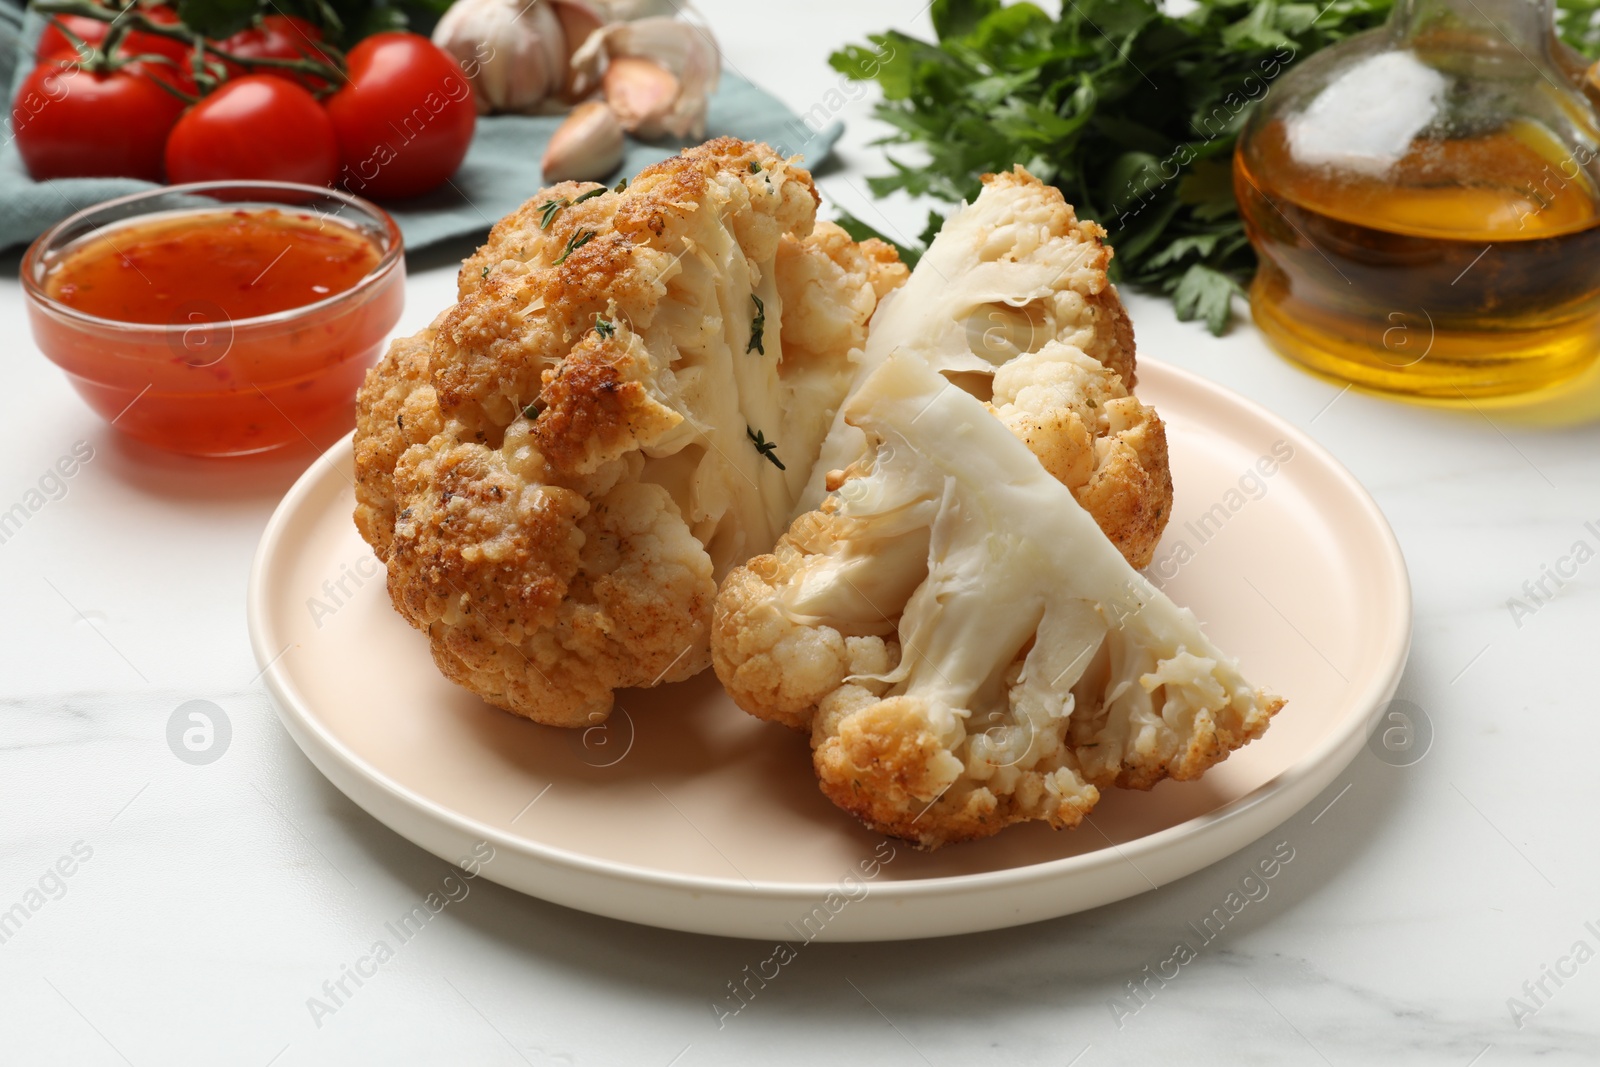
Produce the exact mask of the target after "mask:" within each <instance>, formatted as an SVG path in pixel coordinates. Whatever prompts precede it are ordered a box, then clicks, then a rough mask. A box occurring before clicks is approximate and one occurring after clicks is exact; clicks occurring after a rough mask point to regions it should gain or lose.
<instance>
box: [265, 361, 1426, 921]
mask: <svg viewBox="0 0 1600 1067" xmlns="http://www.w3.org/2000/svg"><path fill="white" fill-rule="evenodd" d="M1139 378H1140V386H1139V392H1140V395H1141V396H1142V397H1143V398H1144V399H1146V400H1147V401H1149V402H1150V403H1152V404H1154V405H1155V407H1156V408H1157V410H1158V411H1160V412H1161V415H1162V417H1163V418H1165V419H1166V421H1167V426H1168V431H1169V436H1170V441H1171V448H1172V467H1173V476H1174V480H1175V482H1176V485H1177V499H1176V505H1175V508H1174V517H1173V520H1172V522H1171V524H1170V526H1169V528H1168V530H1167V534H1166V537H1165V539H1164V540H1163V541H1162V544H1161V546H1160V548H1159V549H1158V550H1157V553H1156V562H1155V563H1154V564H1153V565H1152V567H1151V569H1150V571H1149V572H1148V573H1149V574H1150V575H1151V576H1152V578H1153V579H1154V580H1155V581H1157V583H1158V584H1161V585H1163V586H1164V588H1165V589H1166V591H1167V592H1168V593H1169V594H1170V595H1172V596H1173V598H1174V599H1176V600H1177V601H1178V602H1179V603H1181V604H1185V605H1188V606H1189V607H1192V608H1193V609H1194V610H1195V611H1196V613H1197V614H1198V615H1199V616H1200V618H1201V620H1203V621H1204V622H1205V624H1206V627H1207V630H1208V632H1209V633H1210V634H1211V635H1212V636H1213V637H1214V638H1215V639H1216V641H1217V643H1218V644H1219V645H1220V646H1221V647H1222V648H1223V649H1224V650H1226V651H1228V652H1230V653H1231V654H1233V655H1235V656H1237V657H1239V659H1240V660H1241V661H1242V663H1243V666H1244V669H1245V673H1246V676H1247V677H1249V678H1250V679H1251V680H1252V681H1253V682H1255V683H1256V684H1258V685H1265V686H1267V687H1269V688H1272V689H1274V690H1276V691H1277V692H1278V693H1280V694H1282V695H1283V696H1284V697H1286V698H1287V699H1288V701H1289V703H1288V706H1287V707H1286V708H1285V709H1284V710H1283V711H1282V712H1281V713H1280V714H1279V715H1278V717H1277V719H1276V720H1275V721H1274V723H1273V725H1272V728H1271V729H1270V730H1269V731H1268V732H1267V735H1266V736H1265V737H1264V738H1263V739H1262V740H1260V741H1257V742H1256V743H1255V744H1252V745H1250V746H1248V747H1247V748H1245V749H1244V750H1242V751H1240V752H1238V753H1236V754H1234V756H1233V757H1232V758H1231V759H1229V760H1228V761H1227V762H1225V763H1223V764H1221V765H1220V766H1218V767H1216V768H1214V769H1213V770H1212V771H1211V772H1210V773H1208V774H1207V775H1206V777H1205V778H1204V779H1202V780H1200V781H1197V782H1188V783H1178V782H1165V783H1162V784H1161V785H1160V786H1158V787H1156V788H1155V789H1154V790H1152V791H1150V792H1148V793H1140V792H1132V791H1115V790H1114V791H1111V792H1110V793H1108V794H1107V795H1106V796H1105V797H1104V799H1102V801H1101V802H1100V805H1099V807H1098V808H1097V809H1096V810H1095V812H1094V814H1093V816H1092V817H1091V821H1090V822H1087V823H1085V825H1084V826H1083V827H1081V828H1079V829H1078V830H1076V831H1070V832H1060V833H1057V832H1054V831H1052V830H1050V829H1049V828H1048V827H1046V826H1043V825H1039V824H1032V825H1027V826H1019V827H1014V828H1012V829H1010V830H1007V831H1005V832H1004V833H1002V834H1000V835H998V836H997V837H994V838H991V839H989V840H986V841H981V842H975V843H969V844H963V845H954V846H951V847H948V848H945V849H942V850H940V851H938V852H935V853H932V854H923V853H918V852H914V851H913V850H912V849H910V848H909V847H907V846H906V845H905V844H903V843H900V842H886V841H885V840H884V839H883V838H881V837H879V836H878V835H875V834H871V833H869V832H867V831H866V830H864V829H863V828H862V827H861V826H860V825H859V824H857V823H856V822H855V821H854V820H853V819H851V818H850V817H848V816H846V815H845V814H844V813H842V812H840V811H839V810H838V809H836V808H834V807H833V805H832V804H831V803H829V802H828V800H827V799H826V798H824V797H823V796H822V794H821V793H820V792H819V791H818V789H817V786H816V782H815V779H814V778H813V776H812V772H811V761H810V758H809V754H808V751H807V748H806V744H805V742H804V740H803V739H802V738H800V737H798V736H796V735H794V734H791V733H790V732H789V731H788V730H786V729H784V728H782V727H779V726H774V725H769V724H765V723H761V722H758V721H756V720H755V719H752V718H750V717H748V716H746V715H744V714H743V713H742V712H740V711H739V710H738V709H737V708H736V707H735V706H734V705H733V704H732V702H731V701H729V700H728V699H727V697H726V696H724V695H723V693H722V691H721V689H720V687H719V686H718V684H717V682H716V679H715V677H714V676H713V675H712V673H711V672H710V671H707V672H706V673H705V674H704V675H702V676H701V677H699V678H697V679H695V680H692V681H689V682H686V683H683V684H680V685H674V686H665V687H662V688H660V689H656V690H651V691H632V690H630V691H625V692H622V693H620V694H618V696H619V699H618V709H617V711H616V713H615V714H614V715H613V716H612V718H611V720H610V722H609V724H608V725H606V726H605V727H595V728H592V729H590V730H587V731H566V730H557V729H553V728H549V727H543V726H538V725H535V724H533V723H530V722H527V721H525V720H522V719H518V718H515V717H513V716H511V715H508V714H506V713H504V712H502V711H498V710H496V709H494V708H491V707H489V706H488V705H486V704H484V703H482V702H481V701H479V700H478V699H477V698H476V697H474V696H472V695H471V694H469V693H467V692H465V691H464V690H461V689H458V688H456V687H455V686H454V685H452V684H450V683H449V682H446V681H445V680H444V679H443V678H442V677H441V676H440V675H439V674H438V672H437V671H436V670H435V669H434V666H433V662H432V660H431V659H430V657H429V654H428V649H427V643H426V641H425V640H424V639H423V637H422V635H421V634H419V633H417V632H416V631H414V630H412V629H411V628H410V626H408V625H407V624H406V623H405V621H404V620H402V619H401V618H400V616H398V615H397V614H395V612H394V610H393V609H392V608H391V607H390V605H389V600H388V596H387V594H386V592H385V590H384V583H383V576H382V567H381V566H380V565H379V564H378V562H377V560H376V559H374V558H373V556H372V554H371V552H370V551H369V550H368V548H367V547H366V545H365V544H364V543H363V542H362V540H361V539H360V537H359V536H357V534H356V531H355V527H354V525H353V524H352V522H351V518H350V516H351V511H352V508H353V507H354V494H353V488H352V483H351V467H352V463H351V454H350V443H349V441H348V440H346V441H345V442H343V443H341V444H340V445H338V446H336V447H335V448H334V449H332V450H331V451H330V452H329V453H328V454H327V455H326V456H324V457H323V458H322V459H321V460H319V461H318V462H317V463H316V464H315V465H313V466H312V468H311V469H310V470H309V471H307V472H306V474H305V475H304V476H303V477H302V478H301V479H300V480H299V482H298V483H297V484H296V485H295V486H294V488H293V489H292V490H290V492H289V494H288V496H286V497H285V498H284V500H283V503H282V504H281V505H280V506H279V508H278V510H277V513H276V514H275V515H274V516H273V518H272V521H271V522H270V523H269V524H268V526H267V529H266V533H265V534H264V535H263V537H262V541H261V547H260V550H259V552H258V554H257V557H256V561H255V568H254V572H253V573H252V575H251V580H250V596H249V612H250V635H251V640H252V642H253V644H254V649H255V654H256V658H257V660H258V662H259V663H260V664H261V666H262V667H263V669H264V671H265V678H266V681H267V685H268V687H269V689H270V691H271V693H272V695H273V698H274V700H275V702H276V704H277V707H278V710H279V713H280V714H281V716H282V718H283V722H284V724H285V725H286V726H287V727H288V729H289V732H290V733H291V734H292V735H293V736H294V739H295V741H296V742H298V743H299V745H300V747H301V748H302V749H303V750H304V751H305V753H306V755H307V756H309V757H310V758H311V761H312V762H313V763H314V764H316V766H317V767H318V769H319V770H321V771H322V773H323V774H325V775H327V777H328V778H329V779H330V780H331V781H332V782H333V783H334V785H336V786H337V787H338V788H339V789H341V790H342V791H343V792H344V793H345V794H346V795H348V796H349V797H350V798H351V799H352V800H354V801H355V802H356V803H357V804H359V805H361V807H363V808H365V809H366V810H367V811H368V812H370V813H371V814H372V815H373V816H374V817H375V818H377V819H378V820H379V821H380V822H383V823H384V824H385V825H387V826H389V827H391V828H392V829H394V830H395V831H396V832H398V833H400V834H402V835H404V836H405V837H407V838H409V839H410V840H412V841H414V842H416V843H417V844H418V845H421V846H422V847H423V848H425V849H427V850H429V851H430V852H432V853H434V854H435V855H437V856H440V857H442V858H444V859H446V860H450V861H456V860H459V859H460V858H462V857H465V856H469V855H471V854H472V853H473V850H474V847H475V846H476V845H478V843H479V842H483V841H487V842H489V843H490V844H491V845H492V846H493V849H494V858H493V860H491V861H490V862H489V863H487V864H486V865H485V866H484V867H483V874H484V876H485V877H488V878H490V879H492V880H494V881H496V882H499V883H501V884H503V885H506V886H510V887H512V888H514V889H517V890H520V891H522V892H525V893H529V894H532V895H534V896H537V897H541V898H543V899H545V900H550V901H554V902H556V903H559V904H565V905H567V906H569V907H573V908H580V909H582V910H584V911H590V912H594V913H597V914H600V915H609V916H613V917H616V918H620V919H628V920H632V921H634V922H640V923H648V924H651V925H656V926H664V927H670V928H674V929H679V930H690V931H696V932H702V933H711V934H724V935H729V936H737V937H759V938H771V939H783V940H787V941H789V942H791V943H793V942H796V941H800V940H812V939H816V940H826V941H864V940H888V939H895V938H910V937H933V936H938V935H944V934H956V933H967V932H973V931H978V930H988V929H994V928H997V927H1004V926H1014V925H1018V924H1021V923H1028V922H1034V921H1037V920H1040V919H1048V918H1052V917H1055V916H1058V915H1066V914H1069V913H1071V912H1075V911H1081V910H1083V909H1085V908H1092V907H1095V906H1097V905H1101V904H1105V903H1108V902H1110V901H1114V900H1120V899H1122V898H1124V897H1129V896H1133V895H1134V894H1137V893H1142V892H1144V891H1145V890H1147V889H1149V888H1151V887H1152V886H1154V885H1159V884H1163V883H1165V882H1169V881H1172V880H1173V879H1176V878H1180V877H1182V876H1184V875H1186V874H1189V873H1191V872H1193V871H1195V870H1198V869H1199V868H1201V867H1204V866H1206V865H1207V864H1210V863H1213V862H1215V861H1217V860H1219V859H1221V858H1223V857H1224V856H1227V855H1228V854H1230V853H1232V852H1234V851H1236V850H1237V849H1239V848H1241V847H1243V846H1244V845H1246V844H1248V843H1249V842H1251V841H1253V840H1255V839H1256V838H1257V837H1260V836H1261V835H1263V834H1265V833H1267V832H1268V831H1269V830H1271V829H1272V828H1273V827H1275V826H1277V825H1278V824H1279V823H1281V822H1283V821H1284V820H1285V819H1287V818H1289V817H1290V816H1291V815H1293V814H1294V813H1295V812H1296V811H1298V810H1299V809H1300V808H1301V807H1303V806H1304V805H1305V804H1307V803H1308V802H1309V801H1310V800H1311V799H1312V798H1313V797H1315V796H1316V795H1317V794H1318V793H1320V792H1321V791H1322V790H1323V789H1324V788H1325V787H1326V786H1327V785H1328V784H1329V783H1330V782H1331V781H1332V780H1333V778H1334V777H1335V776H1336V775H1337V774H1338V773H1339V772H1340V771H1341V770H1343V769H1344V767H1345V765H1346V764H1347V763H1349V761H1350V760H1351V759H1352V758H1353V757H1354V756H1355V754H1356V753H1357V752H1358V751H1359V749H1360V748H1361V745H1362V744H1363V743H1364V741H1365V739H1366V736H1367V733H1368V730H1369V727H1370V725H1371V724H1372V722H1373V721H1374V716H1375V715H1376V713H1377V712H1378V711H1379V710H1380V709H1381V708H1382V706H1383V705H1384V703H1385V702H1386V701H1387V700H1389V699H1390V697H1392V695H1393V692H1394V687H1395V685H1396V683H1397V682H1398V680H1399V677H1400V672H1401V669H1402V667H1403V666H1404V664H1405V659H1406V654H1407V651H1408V648H1409V644H1410V635H1411V596H1410V588H1409V584H1408V581H1407V577H1406V570H1405V562H1404V560H1403V558H1402V557H1401V554H1400V549H1399V546H1398V545H1397V544H1396V542H1395V539H1394V535H1393V534H1392V533H1391V531H1390V529H1389V526H1388V524H1387V523H1386V522H1385V520H1384V518H1383V515H1382V513H1381V512H1380V511H1379V510H1378V507H1377V505H1376V504H1375V503H1373V501H1372V499H1371V497H1369V496H1368V495H1367V493H1366V492H1365V491H1364V490H1363V489H1362V488H1361V486H1360V485H1359V484H1358V483H1357V482H1356V481H1355V479H1354V478H1352V477H1351V475H1350V474H1349V473H1348V472H1347V471H1345V469H1344V468H1343V467H1341V466H1340V465H1339V464H1338V463H1337V462H1336V461H1335V460H1334V459H1332V457H1330V456H1329V455H1328V454H1327V453H1326V452H1324V451H1323V450H1322V449H1321V448H1320V447H1319V446H1317V445H1316V444H1314V443H1313V442H1311V441H1310V440H1308V439H1307V438H1306V437H1304V436H1303V435H1302V434H1300V433H1299V432H1298V431H1297V430H1295V429H1294V428H1293V427H1291V426H1289V425H1287V424H1286V423H1284V422H1282V421H1280V420H1279V419H1277V418H1275V417H1274V416H1272V415H1270V414H1268V413H1266V412H1265V411H1263V410H1261V409H1260V408H1257V407H1255V406H1254V405H1252V404H1250V403H1248V402H1246V401H1244V400H1243V399H1241V398H1239V397H1237V396H1235V395H1233V394H1231V393H1228V392H1226V391H1225V390H1222V389H1220V388H1218V387H1217V386H1215V385H1212V384H1210V383H1209V382H1206V381H1204V380H1202V379H1200V378H1196V377H1194V376H1193V375H1190V374H1187V373H1184V372H1182V371H1179V370H1176V369H1174V368H1172V367H1168V366H1164V365H1162V364H1160V363H1157V362H1155V361H1141V363H1140V366H1139ZM1273 456H1276V458H1278V459H1279V461H1280V462H1278V463H1277V464H1276V465H1275V466H1274V465H1273V464H1270V463H1263V460H1262V457H1273ZM1284 456H1289V457H1290V458H1288V459H1287V460H1286V461H1283V460H1282V457H1284ZM1258 465H1259V466H1258ZM1262 466H1265V467H1267V468H1269V469H1272V470H1273V473H1272V474H1271V475H1270V476H1266V475H1263V474H1262V473H1261V469H1262ZM486 853H487V850H486V849H481V848H480V851H479V854H480V855H483V854H486Z"/></svg>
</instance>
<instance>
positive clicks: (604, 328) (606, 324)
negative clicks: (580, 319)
mask: <svg viewBox="0 0 1600 1067" xmlns="http://www.w3.org/2000/svg"><path fill="white" fill-rule="evenodd" d="M594 332H595V333H597V334H599V335H600V336H601V337H602V338H609V337H615V336H616V335H617V327H616V325H615V324H614V323H612V322H611V321H610V320H609V319H602V318H601V317H600V316H599V315H596V316H595V317H594Z"/></svg>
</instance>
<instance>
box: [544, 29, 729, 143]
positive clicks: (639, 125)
mask: <svg viewBox="0 0 1600 1067" xmlns="http://www.w3.org/2000/svg"><path fill="white" fill-rule="evenodd" d="M572 66H573V71H574V74H575V80H574V83H573V84H574V89H575V90H576V91H578V92H582V93H587V92H588V91H590V90H591V89H593V88H594V86H595V85H596V84H599V85H600V86H601V88H602V89H603V91H604V93H605V98H606V102H607V103H608V104H610V105H611V108H612V110H613V111H615V112H616V114H617V119H618V121H620V122H621V123H622V128H623V129H625V130H627V131H628V132H629V133H633V134H637V135H638V136H639V137H642V138H645V139H651V138H662V137H676V138H679V139H684V138H693V139H698V138H701V137H704V136H705V132H706V108H707V106H708V104H709V101H710V97H711V94H712V93H713V92H715V91H716V88H717V80H718V79H719V78H720V77H721V74H722V63H721V58H720V56H719V55H718V52H717V45H716V41H715V40H713V39H712V37H711V33H710V31H709V30H707V29H706V28H705V27H703V26H698V25H694V24H691V23H688V22H683V21H680V20H678V19H673V18H644V19H640V20H638V21H637V22H619V23H615V24H613V25H610V26H607V27H605V28H604V29H602V30H600V31H599V32H598V33H594V34H591V35H590V37H589V39H588V41H586V42H585V43H584V45H583V47H581V48H579V49H578V51H577V53H576V54H575V55H574V56H573V57H572Z"/></svg>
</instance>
